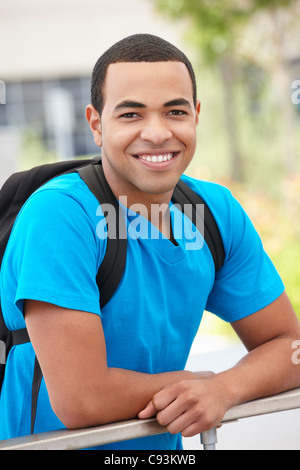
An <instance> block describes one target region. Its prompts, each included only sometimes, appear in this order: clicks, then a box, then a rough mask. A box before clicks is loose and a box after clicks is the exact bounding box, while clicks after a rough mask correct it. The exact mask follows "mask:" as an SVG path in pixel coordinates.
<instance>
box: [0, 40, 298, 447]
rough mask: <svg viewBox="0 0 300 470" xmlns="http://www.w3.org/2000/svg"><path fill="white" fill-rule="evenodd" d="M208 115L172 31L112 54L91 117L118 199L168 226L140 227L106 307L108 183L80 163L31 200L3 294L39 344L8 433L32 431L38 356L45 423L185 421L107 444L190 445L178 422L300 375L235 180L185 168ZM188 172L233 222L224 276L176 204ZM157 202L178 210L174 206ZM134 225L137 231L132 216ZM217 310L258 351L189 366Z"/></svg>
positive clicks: (2, 429)
mask: <svg viewBox="0 0 300 470" xmlns="http://www.w3.org/2000/svg"><path fill="white" fill-rule="evenodd" d="M199 113H200V103H199V101H197V94H196V81H195V75H194V72H193V69H192V66H191V64H190V62H189V60H188V59H187V58H186V56H185V55H184V54H183V53H182V52H181V51H179V50H178V49H177V48H175V47H174V46H173V45H171V44H169V43H167V42H166V41H164V40H162V39H160V38H157V37H154V36H151V35H135V36H131V37H129V38H126V39H124V40H122V41H120V42H119V43H117V44H115V45H114V46H112V47H111V48H110V49H109V50H108V51H107V52H106V53H105V54H103V56H101V57H100V59H99V60H98V62H97V64H96V65H95V68H94V71H93V77H92V104H90V105H89V106H88V107H87V110H86V115H87V120H88V122H89V125H90V127H91V130H92V133H93V136H94V140H95V142H96V144H97V145H98V146H99V147H101V149H102V165H103V170H104V174H105V176H106V179H107V181H108V183H109V185H110V187H111V189H112V191H113V193H114V195H115V196H116V198H117V199H118V200H121V198H123V199H122V200H124V198H125V200H126V203H127V207H133V206H134V205H135V204H139V205H140V206H141V205H143V206H144V207H145V208H146V209H147V210H146V211H145V213H146V214H148V216H147V217H146V223H147V224H148V225H149V227H151V230H150V231H149V233H158V234H160V236H159V237H156V236H153V237H148V238H141V237H138V234H136V236H133V235H134V234H132V233H131V234H130V236H129V237H128V244H127V263H126V269H125V273H124V275H123V278H122V281H121V283H120V285H119V288H118V290H117V291H116V293H115V294H114V296H113V297H112V299H111V300H110V301H109V302H108V304H106V305H105V307H104V308H102V309H100V304H99V291H98V288H97V284H96V274H97V272H98V268H99V266H100V264H101V262H102V260H103V257H104V255H105V250H106V242H105V237H102V236H101V234H99V233H97V224H98V218H97V214H98V213H99V212H98V210H99V208H98V202H97V200H96V198H95V197H94V195H93V194H92V193H91V192H90V191H89V189H88V187H87V186H86V184H85V183H84V182H83V181H82V180H81V178H80V176H79V175H78V174H77V173H74V174H68V175H63V176H60V177H58V178H55V179H54V180H52V181H51V182H49V183H47V184H46V185H44V186H43V187H42V188H41V189H39V190H38V191H37V192H36V193H35V194H34V195H33V196H32V197H31V198H30V199H29V201H28V202H27V203H26V204H25V206H24V207H23V209H22V211H21V214H20V216H19V217H18V220H17V222H16V224H15V227H14V230H13V232H12V235H11V238H10V241H9V244H8V246H7V250H6V254H5V258H4V260H3V266H2V269H1V302H2V309H3V314H4V318H5V320H6V323H7V324H8V326H10V327H11V328H12V329H20V328H24V326H25V323H26V326H27V328H28V332H29V335H30V338H31V344H25V345H19V346H16V347H14V348H13V349H12V351H11V352H10V355H9V357H8V361H7V373H6V376H5V380H4V384H3V387H2V392H1V401H0V412H1V422H0V439H6V438H9V437H15V436H18V435H24V434H29V432H30V403H31V386H32V375H33V367H34V360H35V354H36V355H37V358H38V360H39V363H40V365H41V369H42V372H43V380H42V383H41V387H40V392H39V398H38V406H37V413H36V420H35V429H34V431H35V432H42V431H47V430H52V429H57V428H60V427H64V426H66V427H69V428H78V427H87V426H93V425H99V424H103V423H108V422H113V421H118V420H122V419H129V418H134V417H137V416H139V417H140V418H148V417H150V416H153V415H157V419H158V421H159V422H160V423H161V424H163V425H167V426H168V429H169V431H170V433H166V434H162V435H159V436H153V437H149V438H143V439H138V440H133V441H128V442H121V443H117V444H114V445H110V446H105V447H103V448H102V449H107V448H109V449H164V450H166V449H181V448H182V445H181V438H180V434H178V433H182V434H183V435H184V436H191V435H194V434H196V433H199V432H201V431H203V430H206V429H209V428H210V427H212V426H215V425H217V424H218V423H219V422H220V421H221V419H222V417H223V416H224V413H225V412H226V411H227V410H228V409H229V408H230V407H232V406H234V405H236V404H238V403H241V402H244V401H247V400H250V399H254V398H256V397H260V396H265V395H269V394H272V393H278V392H281V391H283V390H286V389H289V388H293V387H297V386H299V385H300V373H299V366H297V365H296V364H294V363H293V362H292V360H291V347H292V344H293V342H294V341H295V340H297V339H299V337H300V328H299V323H298V320H297V318H296V316H295V313H294V311H293V308H292V306H291V304H290V302H289V300H288V297H287V295H286V293H285V291H284V286H283V284H282V281H281V279H280V277H279V275H278V273H277V272H276V270H275V268H274V266H273V264H272V262H271V261H270V259H269V257H268V256H267V254H266V253H265V252H264V250H263V247H262V244H261V241H260V238H259V236H258V234H257V232H256V231H255V229H254V227H253V225H252V224H251V222H250V220H249V218H248V217H247V215H246V214H245V212H244V210H243V209H242V207H241V206H240V204H239V203H238V202H237V201H236V200H235V199H234V198H233V197H232V195H231V193H230V191H228V190H227V189H226V188H224V187H221V186H219V185H216V184H212V183H206V182H203V181H198V180H195V179H192V178H188V177H187V176H184V175H183V173H184V171H185V170H186V168H187V166H188V165H189V163H190V162H191V160H192V158H193V156H194V154H195V150H196V128H197V125H198V119H199ZM180 178H182V179H183V180H184V181H185V182H186V183H187V184H188V185H189V186H190V187H191V188H192V189H193V190H194V191H196V192H197V193H198V194H200V195H201V196H202V198H203V199H204V200H205V201H206V203H207V204H208V205H209V207H210V209H211V211H212V213H213V215H214V217H215V219H216V222H217V224H218V226H219V230H220V233H221V235H222V240H223V244H224V250H225V261H224V265H223V267H222V268H221V269H220V270H219V271H218V272H217V273H216V272H215V268H214V263H213V260H212V256H211V253H210V251H209V249H208V246H207V244H206V243H204V244H203V246H202V245H201V249H198V250H187V249H186V243H185V242H186V240H185V234H183V236H182V237H175V236H174V234H175V230H174V228H175V227H174V225H173V222H174V221H173V219H172V218H171V217H169V212H170V209H171V207H172V203H171V202H170V201H171V196H172V193H173V190H174V187H175V185H176V184H177V182H178V180H179V179H180ZM154 206H158V207H160V208H161V207H164V208H165V209H164V213H163V216H162V217H160V218H157V217H156V216H155V217H154V216H153V211H152V208H153V207H154ZM174 210H175V211H176V209H174ZM177 216H179V217H180V218H181V219H182V218H184V214H182V213H179V215H178V214H177ZM127 222H128V224H127V226H128V231H129V229H130V230H131V232H132V231H133V229H132V227H131V225H130V214H128V220H127ZM153 227H154V229H155V230H154V231H153V230H152V229H153ZM155 231H156V232H155ZM205 309H206V310H208V311H210V312H213V313H214V314H217V315H218V316H219V317H221V318H222V319H223V320H224V321H227V322H230V323H231V324H232V326H233V328H234V329H235V331H236V332H237V334H238V335H239V336H240V338H241V340H242V341H243V342H244V344H245V345H246V347H247V348H248V350H249V354H248V355H247V356H245V358H244V359H243V360H242V361H240V363H239V364H237V365H236V366H235V367H234V368H232V369H230V370H228V371H224V372H222V373H220V374H213V373H210V372H189V371H185V370H184V368H185V364H186V361H187V358H188V355H189V351H190V347H191V344H192V342H193V339H194V337H195V335H196V333H197V331H198V328H199V324H200V322H201V317H202V314H203V311H204V310H205Z"/></svg>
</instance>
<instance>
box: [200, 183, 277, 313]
mask: <svg viewBox="0 0 300 470" xmlns="http://www.w3.org/2000/svg"><path fill="white" fill-rule="evenodd" d="M218 207H219V211H218V215H217V212H216V219H217V222H218V223H219V228H220V230H221V235H222V239H223V243H224V247H225V253H226V256H225V262H224V265H223V267H222V268H221V269H220V271H219V272H218V273H217V274H216V279H215V283H214V286H213V289H212V291H211V293H210V295H209V298H208V301H207V306H206V309H207V310H208V311H210V312H212V313H215V314H216V315H218V316H219V317H220V318H222V319H223V320H225V321H228V322H233V321H237V320H239V319H241V318H244V317H246V316H248V315H250V314H253V313H255V312H257V311H258V310H260V309H262V308H264V307H266V306H267V305H269V304H270V303H272V302H273V301H274V300H276V299H277V298H278V297H279V296H280V295H281V294H282V292H283V291H284V285H283V283H282V280H281V278H280V276H279V274H278V272H277V270H276V269H275V267H274V265H273V263H272V261H271V259H270V258H269V256H268V255H267V253H266V252H265V250H264V247H263V244H262V241H261V239H260V237H259V235H258V233H257V231H256V229H255V228H254V226H253V224H252V222H251V220H250V219H249V217H248V215H247V214H246V212H245V211H244V209H243V208H242V207H241V205H240V204H239V202H238V201H237V200H236V199H235V198H234V197H233V196H232V195H231V193H230V192H229V191H227V194H226V193H225V197H224V195H223V197H222V199H221V198H220V200H219V204H218ZM224 217H226V218H227V220H226V222H225V221H224V220H222V218H224Z"/></svg>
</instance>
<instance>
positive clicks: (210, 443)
mask: <svg viewBox="0 0 300 470" xmlns="http://www.w3.org/2000/svg"><path fill="white" fill-rule="evenodd" d="M200 438H201V444H202V445H203V450H216V444H217V442H218V438H217V428H212V429H210V430H209V431H204V432H202V433H201V434H200Z"/></svg>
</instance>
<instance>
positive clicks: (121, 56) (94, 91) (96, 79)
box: [91, 34, 197, 116]
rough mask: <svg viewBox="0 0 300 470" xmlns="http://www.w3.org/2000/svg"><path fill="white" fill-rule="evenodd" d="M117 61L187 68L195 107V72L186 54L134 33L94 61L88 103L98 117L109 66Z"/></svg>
mask: <svg viewBox="0 0 300 470" xmlns="http://www.w3.org/2000/svg"><path fill="white" fill-rule="evenodd" d="M120 62H123V63H124V62H182V63H184V64H185V66H186V67H187V69H188V72H189V74H190V77H191V80H192V86H193V101H194V105H195V107H196V100H197V85H196V77H195V72H194V70H193V67H192V64H191V62H190V61H189V59H188V58H187V57H186V55H185V54H184V53H183V52H182V51H181V50H180V49H178V48H177V47H176V46H174V45H173V44H171V43H169V42H168V41H166V40H164V39H162V38H160V37H157V36H153V35H152V34H134V35H133V36H129V37H127V38H125V39H122V40H121V41H118V42H117V43H115V44H114V45H113V46H111V47H110V48H109V49H108V50H107V51H106V52H104V54H103V55H102V56H101V57H100V58H99V59H98V60H97V62H96V64H95V67H94V69H93V74H92V81H91V102H92V105H93V106H94V108H95V109H96V110H97V111H98V112H99V114H100V116H101V114H102V111H103V106H104V97H103V87H104V82H105V78H106V73H107V69H108V67H109V65H111V64H117V63H120Z"/></svg>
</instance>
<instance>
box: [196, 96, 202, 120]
mask: <svg viewBox="0 0 300 470" xmlns="http://www.w3.org/2000/svg"><path fill="white" fill-rule="evenodd" d="M200 111H201V101H199V100H197V103H196V126H197V125H198V123H199V116H200Z"/></svg>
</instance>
